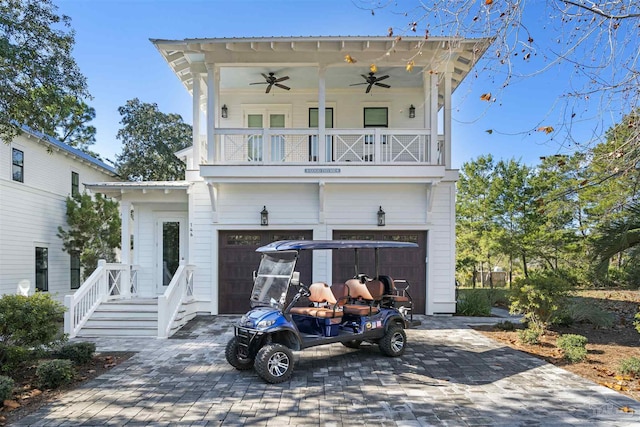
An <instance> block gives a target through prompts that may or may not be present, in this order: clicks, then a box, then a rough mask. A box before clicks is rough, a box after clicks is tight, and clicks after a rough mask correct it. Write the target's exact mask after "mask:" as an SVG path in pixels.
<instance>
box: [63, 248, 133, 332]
mask: <svg viewBox="0 0 640 427" xmlns="http://www.w3.org/2000/svg"><path fill="white" fill-rule="evenodd" d="M130 270H131V267H130V266H129V265H127V264H108V263H107V262H106V261H105V260H103V259H101V260H99V261H98V267H97V268H96V269H95V271H94V272H93V273H91V276H89V278H88V279H87V280H85V282H84V283H83V284H82V286H80V287H79V288H78V290H76V291H75V293H74V294H72V295H66V296H65V297H64V305H65V307H66V308H67V311H66V312H65V314H64V332H65V333H66V334H69V338H73V337H75V336H76V335H77V334H78V332H79V331H80V329H82V327H83V326H84V324H85V323H87V320H89V318H90V317H91V315H92V314H93V312H94V311H95V310H96V308H98V306H99V305H100V303H102V302H103V301H107V300H111V299H121V298H123V297H126V296H129V295H130V294H131V292H130V289H131V288H134V287H137V284H134V283H133V281H134V280H135V276H134V275H130V274H127V273H129V272H130ZM129 277H130V278H131V281H130V282H129V283H130V286H131V288H130V289H126V286H123V283H124V282H125V280H126V279H127V278H129Z"/></svg>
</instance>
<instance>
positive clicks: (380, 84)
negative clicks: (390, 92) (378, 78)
mask: <svg viewBox="0 0 640 427" xmlns="http://www.w3.org/2000/svg"><path fill="white" fill-rule="evenodd" d="M374 84H375V85H376V86H380V87H386V88H387V89H389V88H390V87H391V86H389V85H386V84H384V83H378V82H376V83H374Z"/></svg>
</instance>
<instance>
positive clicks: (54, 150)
mask: <svg viewBox="0 0 640 427" xmlns="http://www.w3.org/2000/svg"><path fill="white" fill-rule="evenodd" d="M0 165H2V166H1V167H0V294H12V293H16V290H17V287H18V284H19V283H20V282H22V283H23V284H26V283H28V284H29V288H30V292H31V293H33V292H34V291H35V289H39V290H41V291H45V292H49V293H51V294H52V295H54V296H55V297H56V298H57V299H59V300H62V298H63V296H64V295H65V294H68V293H69V292H73V289H77V288H78V287H79V286H80V264H79V259H78V258H77V257H75V258H72V257H71V256H70V255H69V254H67V253H66V252H64V251H63V250H62V241H61V240H60V238H59V237H57V235H56V234H57V232H58V226H63V227H66V226H67V221H66V204H65V200H66V198H67V196H69V195H71V194H72V193H74V192H80V193H82V192H83V191H84V183H85V182H87V181H93V182H95V181H96V180H101V181H113V180H115V179H117V175H116V173H115V171H114V169H113V168H112V167H110V166H108V165H106V164H105V163H103V162H101V161H100V160H97V159H95V158H93V157H91V156H89V155H87V154H85V153H83V152H82V151H80V150H78V149H76V148H73V147H71V146H69V145H67V144H64V143H62V142H60V141H57V140H56V139H54V138H51V137H49V136H46V135H43V134H41V133H40V132H36V131H33V130H31V129H29V128H27V127H23V128H22V132H21V134H20V135H19V136H17V137H16V138H15V139H14V140H13V141H12V142H11V144H3V143H0Z"/></svg>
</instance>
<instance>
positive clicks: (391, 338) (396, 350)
mask: <svg viewBox="0 0 640 427" xmlns="http://www.w3.org/2000/svg"><path fill="white" fill-rule="evenodd" d="M378 347H380V351H381V352H382V354H384V355H385V356H389V357H398V356H402V354H403V353H404V350H405V349H406V347H407V334H406V333H405V332H404V328H403V327H402V326H401V325H392V326H390V327H389V329H387V332H386V333H385V334H384V336H383V337H382V338H381V339H380V341H378Z"/></svg>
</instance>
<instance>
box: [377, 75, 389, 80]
mask: <svg viewBox="0 0 640 427" xmlns="http://www.w3.org/2000/svg"><path fill="white" fill-rule="evenodd" d="M388 78H389V75H388V74H387V75H386V76H381V77H376V80H377V81H380V80H384V79H388Z"/></svg>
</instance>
